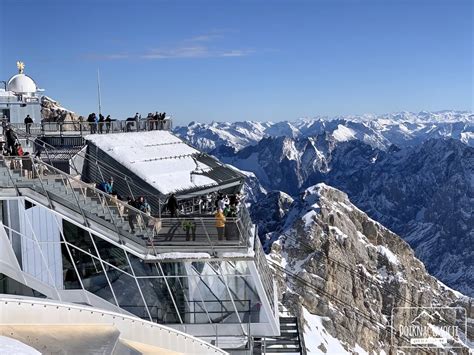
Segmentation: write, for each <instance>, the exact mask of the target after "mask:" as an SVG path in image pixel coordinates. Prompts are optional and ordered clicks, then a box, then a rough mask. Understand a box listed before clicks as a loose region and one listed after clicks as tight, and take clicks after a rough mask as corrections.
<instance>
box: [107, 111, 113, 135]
mask: <svg viewBox="0 0 474 355" xmlns="http://www.w3.org/2000/svg"><path fill="white" fill-rule="evenodd" d="M111 122H112V119H111V118H110V115H107V117H106V118H105V133H109V132H110V126H111Z"/></svg>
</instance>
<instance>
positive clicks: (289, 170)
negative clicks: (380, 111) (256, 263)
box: [176, 111, 474, 296]
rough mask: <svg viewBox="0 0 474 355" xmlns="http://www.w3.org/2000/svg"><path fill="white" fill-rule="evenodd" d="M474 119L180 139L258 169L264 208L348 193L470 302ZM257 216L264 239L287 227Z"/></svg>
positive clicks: (256, 127)
mask: <svg viewBox="0 0 474 355" xmlns="http://www.w3.org/2000/svg"><path fill="white" fill-rule="evenodd" d="M473 117H474V116H473V115H471V114H469V113H466V112H455V111H443V112H438V113H423V112H422V113H419V114H409V113H401V114H392V115H385V116H383V117H375V118H374V120H373V121H370V120H369V119H370V118H371V117H369V116H355V117H351V120H349V119H348V118H347V117H346V118H336V119H333V120H328V119H322V118H318V119H315V120H300V121H297V122H295V123H289V122H280V123H277V124H272V123H258V122H257V123H256V122H240V123H213V124H209V125H205V124H197V123H193V124H190V125H189V126H187V127H178V128H177V129H176V132H177V133H178V134H179V135H181V136H183V137H184V138H187V139H191V143H193V144H198V145H199V146H200V148H201V149H202V148H203V147H207V148H208V150H209V148H210V147H211V146H210V145H209V144H208V143H209V141H212V142H213V144H214V145H213V150H212V154H214V155H216V156H217V157H218V158H219V159H221V160H223V161H224V162H226V163H229V164H232V165H233V166H235V167H237V168H238V169H241V170H243V171H248V172H251V176H252V186H253V187H252V188H250V190H252V191H254V193H253V197H254V198H255V196H257V195H258V196H259V197H258V200H259V202H258V206H260V205H261V204H262V203H265V202H262V201H266V200H265V199H263V196H264V195H265V192H267V191H268V192H270V194H269V196H268V197H269V198H270V199H271V198H275V197H276V196H278V194H280V193H284V194H288V195H289V196H288V198H290V199H296V198H298V197H299V196H300V194H301V193H302V191H304V189H306V188H308V187H310V186H312V185H314V184H317V183H320V182H326V183H328V184H329V185H331V186H334V187H336V188H338V189H341V190H342V191H344V192H346V193H348V195H349V197H350V198H351V200H352V201H353V202H354V203H355V204H356V205H357V206H358V207H359V208H360V209H362V210H363V211H364V212H366V213H368V215H369V216H370V217H371V218H373V219H375V220H377V221H379V222H381V223H382V224H383V225H385V226H387V227H388V228H390V229H391V230H393V231H395V232H396V233H398V234H399V235H400V236H402V238H404V239H405V240H406V241H408V242H409V243H410V245H411V246H412V247H413V248H414V249H415V252H416V255H417V257H419V258H420V259H421V260H422V261H423V262H424V263H425V264H426V267H427V269H428V270H429V271H430V272H431V273H432V274H433V275H435V276H436V277H438V278H439V279H440V280H441V281H443V282H444V283H446V284H447V285H448V286H450V287H452V288H455V289H457V290H459V291H461V292H463V293H465V294H468V295H471V296H472V295H474V287H473V285H474V264H473V263H472V260H473V258H474V246H473V243H472V240H474V213H473V206H474V147H473V142H474V141H473V140H472V139H466V137H472V136H473V134H474V133H473V131H474V130H473V127H474V119H473ZM375 127H378V129H376V128H375ZM429 127H431V128H429ZM269 132H271V134H270V133H269ZM310 132H315V134H311V133H310ZM183 133H184V134H183ZM284 133H288V135H285V134H284ZM211 136H212V137H213V138H212V139H211V138H209V137H211ZM434 137H435V138H434ZM394 142H395V143H396V144H395V145H394V144H393V143H394ZM255 191H257V192H255ZM272 191H274V192H272ZM262 194H263V195H262ZM288 198H286V200H287V201H288ZM284 204H286V202H285V203H284ZM253 211H254V212H253V218H254V220H255V221H256V222H257V223H258V224H259V225H261V226H262V227H260V231H261V235H262V236H263V235H264V234H265V233H269V232H271V231H272V230H276V229H278V228H279V227H281V221H282V215H283V214H284V209H282V206H277V205H275V204H273V209H272V207H270V205H269V206H265V208H258V207H257V208H255V209H253ZM265 211H266V212H267V213H265Z"/></svg>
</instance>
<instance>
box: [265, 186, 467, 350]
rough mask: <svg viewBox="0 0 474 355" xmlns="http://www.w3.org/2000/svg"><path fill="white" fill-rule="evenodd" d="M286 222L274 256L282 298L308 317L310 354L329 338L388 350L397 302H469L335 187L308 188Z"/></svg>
mask: <svg viewBox="0 0 474 355" xmlns="http://www.w3.org/2000/svg"><path fill="white" fill-rule="evenodd" d="M286 221H287V223H285V226H284V228H283V229H282V230H280V231H279V232H278V233H275V234H274V235H273V237H274V238H275V242H274V243H273V246H272V251H271V253H270V255H269V259H270V260H271V261H272V262H273V263H277V264H279V266H278V267H276V266H275V271H276V274H277V275H278V277H279V284H280V289H281V291H282V302H283V304H284V305H285V306H286V307H287V308H288V309H290V310H291V311H293V312H295V313H297V314H300V315H301V316H302V317H304V319H305V323H304V339H305V342H306V346H307V347H308V353H315V354H316V353H318V352H321V351H322V349H324V348H326V349H327V346H328V344H332V346H336V347H337V348H338V349H340V350H341V349H345V351H346V352H352V351H354V350H355V349H357V348H359V349H363V351H365V352H367V353H381V352H382V351H385V352H386V353H389V352H390V350H391V349H393V344H392V339H391V333H390V316H391V312H392V309H393V308H394V307H402V306H404V307H406V306H425V307H432V306H451V305H454V304H456V305H462V306H465V307H468V304H467V302H468V299H467V298H465V297H460V296H459V294H457V293H454V292H452V291H451V290H450V289H449V288H447V287H446V286H444V285H443V284H441V283H440V282H439V281H438V280H436V279H435V278H434V277H432V276H430V275H429V274H428V273H427V271H426V269H425V267H424V265H423V263H421V262H420V261H419V260H418V259H416V258H415V256H414V252H413V250H412V249H411V248H410V247H409V245H408V244H407V243H406V242H404V241H403V240H402V239H401V238H400V237H399V236H397V235H396V234H394V233H393V232H391V231H390V230H388V229H387V228H385V227H383V226H382V225H381V224H380V223H377V222H376V221H374V220H372V219H370V218H369V217H368V216H367V215H366V214H365V213H364V212H362V211H361V210H359V209H358V208H357V207H355V206H354V205H353V204H352V203H351V201H350V200H349V199H348V197H347V195H346V194H345V193H343V192H341V191H339V190H337V189H335V188H332V187H330V186H328V185H325V184H317V185H314V186H311V187H309V188H307V189H306V190H305V192H304V193H303V194H302V195H301V196H300V198H299V199H296V200H295V201H294V202H293V204H292V205H291V207H290V208H289V211H288V213H287V217H286ZM315 317H316V318H317V321H318V326H317V327H315V325H314V321H315V319H314V318H315ZM321 328H322V329H321ZM323 329H324V330H323ZM394 339H395V342H396V343H399V342H401V341H402V340H403V339H397V337H396V336H395V338H394ZM335 340H337V341H338V342H339V344H335V343H334V341H335ZM332 349H335V348H332Z"/></svg>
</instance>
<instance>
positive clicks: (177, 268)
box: [161, 262, 186, 276]
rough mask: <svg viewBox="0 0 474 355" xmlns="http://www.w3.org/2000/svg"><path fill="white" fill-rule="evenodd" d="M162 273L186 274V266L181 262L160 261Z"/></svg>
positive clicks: (171, 274) (172, 274) (166, 274)
mask: <svg viewBox="0 0 474 355" xmlns="http://www.w3.org/2000/svg"><path fill="white" fill-rule="evenodd" d="M161 267H162V269H163V274H164V275H165V276H186V268H185V267H184V263H182V262H179V263H177V262H172V263H167V262H164V263H161Z"/></svg>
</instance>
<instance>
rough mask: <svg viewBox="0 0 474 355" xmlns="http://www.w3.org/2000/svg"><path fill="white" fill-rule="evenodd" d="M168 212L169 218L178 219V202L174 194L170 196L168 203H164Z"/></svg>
mask: <svg viewBox="0 0 474 355" xmlns="http://www.w3.org/2000/svg"><path fill="white" fill-rule="evenodd" d="M166 207H167V208H168V211H170V214H171V217H178V200H177V199H176V196H175V194H171V196H170V198H169V199H168V202H167V203H166Z"/></svg>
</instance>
